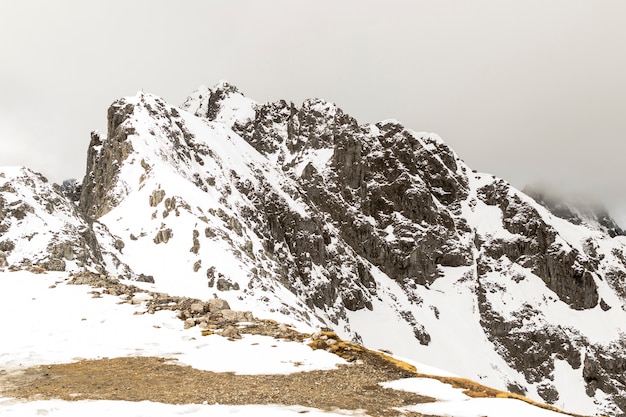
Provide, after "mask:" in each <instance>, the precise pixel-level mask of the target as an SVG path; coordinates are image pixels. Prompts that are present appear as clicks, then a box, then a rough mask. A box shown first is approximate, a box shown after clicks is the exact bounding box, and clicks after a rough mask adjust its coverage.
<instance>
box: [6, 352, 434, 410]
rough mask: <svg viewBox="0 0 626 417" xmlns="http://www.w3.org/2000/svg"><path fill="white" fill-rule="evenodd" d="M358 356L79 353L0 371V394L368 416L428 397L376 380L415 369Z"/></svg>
mask: <svg viewBox="0 0 626 417" xmlns="http://www.w3.org/2000/svg"><path fill="white" fill-rule="evenodd" d="M358 356H359V358H358V360H356V361H355V363H352V364H350V365H342V366H339V367H338V368H337V369H334V370H327V371H311V372H296V373H293V374H289V375H235V374H233V373H217V372H208V371H200V370H197V369H194V368H191V367H188V366H181V365H177V364H173V363H171V361H168V360H166V359H163V358H155V357H126V358H114V359H100V360H83V361H80V362H76V363H69V364H61V365H48V366H37V367H32V368H28V369H25V370H23V371H20V372H19V373H14V374H5V375H0V384H1V385H2V386H5V387H6V388H5V389H3V392H2V394H3V396H6V397H12V398H21V399H29V400H33V399H54V398H59V399H63V400H69V401H72V400H86V399H90V400H126V401H143V400H148V401H155V402H163V403H171V404H189V403H204V402H207V403H208V404H213V403H220V404H233V405H237V404H282V405H301V406H308V407H314V408H319V409H323V410H332V409H336V408H339V409H345V410H365V411H366V412H367V413H368V414H370V415H372V416H395V415H399V414H401V413H399V412H398V411H397V410H395V409H394V408H395V407H402V406H406V405H410V404H417V403H423V402H429V401H433V399H432V398H428V397H424V396H420V395H417V394H413V393H409V392H404V391H397V390H393V389H387V388H383V387H381V386H380V385H379V383H380V382H383V381H390V380H395V379H400V378H407V377H412V376H414V374H413V373H412V372H409V371H406V370H404V369H401V368H399V367H397V366H396V365H394V364H393V363H390V362H389V361H387V360H385V359H383V358H382V357H380V356H378V355H375V354H372V353H369V352H360V353H359V354H358ZM403 415H409V416H418V415H420V414H416V413H405V414H403Z"/></svg>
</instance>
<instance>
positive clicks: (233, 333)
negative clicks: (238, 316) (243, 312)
mask: <svg viewBox="0 0 626 417" xmlns="http://www.w3.org/2000/svg"><path fill="white" fill-rule="evenodd" d="M220 335H222V336H224V337H227V338H229V339H241V335H240V334H239V330H238V329H237V328H236V327H234V326H228V327H226V328H225V329H224V330H222V333H220Z"/></svg>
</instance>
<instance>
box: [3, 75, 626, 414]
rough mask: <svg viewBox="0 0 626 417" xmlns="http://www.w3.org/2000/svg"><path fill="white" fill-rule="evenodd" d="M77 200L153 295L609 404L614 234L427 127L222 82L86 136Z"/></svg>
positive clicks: (141, 107) (618, 270) (615, 324)
mask: <svg viewBox="0 0 626 417" xmlns="http://www.w3.org/2000/svg"><path fill="white" fill-rule="evenodd" d="M80 208H81V210H82V211H83V212H84V213H87V214H88V215H89V216H91V217H92V218H97V219H98V220H99V222H101V223H102V224H104V225H106V226H107V227H108V228H109V229H110V230H111V231H112V232H113V233H114V234H115V235H116V236H119V237H120V244H119V245H118V246H119V250H120V253H121V254H120V255H119V256H120V259H121V260H122V261H123V262H125V263H127V264H128V265H129V266H130V267H131V269H132V270H133V271H134V272H135V273H136V274H139V273H143V274H145V275H144V277H145V278H146V279H153V280H154V282H155V285H157V286H159V288H160V289H161V290H162V291H166V292H170V293H175V294H176V293H180V294H181V295H182V294H184V295H188V296H193V297H196V298H210V297H211V296H212V294H217V293H219V294H220V298H224V299H227V300H228V302H229V303H230V304H231V305H233V306H234V308H242V309H246V308H247V307H245V306H246V305H250V304H256V305H259V306H260V307H259V308H260V309H261V310H260V311H265V312H266V314H268V315H270V316H271V315H272V314H274V315H277V316H278V317H281V320H285V319H286V318H290V319H292V320H294V321H295V322H302V323H304V322H306V323H308V324H313V325H325V326H330V327H333V328H335V329H336V330H337V331H339V332H340V333H342V334H343V335H344V337H351V338H353V339H356V340H360V341H363V342H365V343H367V344H370V345H373V346H376V347H385V348H388V349H391V350H393V351H396V352H398V353H401V354H403V355H404V356H409V357H413V358H415V359H418V360H420V361H422V362H429V363H431V364H433V365H435V366H439V367H441V368H446V369H450V370H451V371H453V372H456V373H459V374H462V375H466V376H468V377H471V378H481V379H482V378H484V379H483V382H486V383H489V384H492V385H495V386H498V387H500V388H504V389H514V390H516V391H517V392H523V393H526V394H527V395H529V396H531V397H534V398H538V399H543V400H545V401H548V402H551V403H559V404H560V403H562V402H564V401H573V400H571V399H572V398H575V399H576V401H580V404H583V405H581V407H583V408H581V410H589V409H590V407H592V406H593V404H597V405H598V406H600V405H601V406H602V407H604V408H602V410H612V411H611V412H614V413H618V411H615V410H618V408H616V407H623V405H620V404H621V403H620V402H619V398H620V396H623V395H624V394H625V393H626V389H625V388H624V387H623V386H622V385H620V384H619V383H618V382H619V380H620V379H619V378H620V376H619V373H620V372H621V371H620V370H621V369H622V368H621V367H620V365H619V364H621V363H622V361H623V359H622V358H623V354H622V353H621V352H622V350H620V349H619V346H621V345H620V343H621V342H620V339H619V337H618V336H616V335H618V334H619V332H620V331H622V330H621V327H620V326H621V323H623V322H624V321H626V313H625V309H626V297H625V295H626V285H625V284H624V281H625V279H626V261H625V260H624V259H626V257H625V256H624V251H625V248H626V242H625V241H624V240H621V238H619V237H617V238H614V239H611V238H610V237H609V235H607V234H605V233H604V231H603V230H602V229H595V230H593V229H589V228H587V227H584V226H577V225H574V224H572V223H569V222H566V221H563V220H561V219H559V218H558V217H555V216H553V215H551V214H550V213H549V212H548V211H547V210H545V209H544V208H543V207H542V206H540V205H539V204H536V203H535V202H534V201H533V200H532V199H530V198H528V197H527V196H525V195H524V194H522V193H520V192H519V191H517V190H515V189H513V188H512V187H510V186H509V185H508V184H507V183H506V182H504V181H502V180H499V179H497V178H494V177H492V176H490V175H485V174H479V173H475V172H472V171H471V170H470V169H469V168H468V167H467V166H466V165H465V163H464V162H463V161H462V160H460V159H459V158H458V156H457V155H456V154H455V153H454V152H453V151H452V150H451V149H450V148H449V147H448V146H447V145H446V144H445V143H444V142H443V141H442V140H441V139H440V138H439V137H437V136H436V135H434V134H427V133H417V132H413V131H411V130H409V129H406V128H405V127H403V126H402V125H400V124H399V123H398V122H395V121H385V122H380V123H377V124H375V125H359V124H358V123H357V121H356V120H354V119H353V118H352V117H350V116H349V115H348V114H346V113H344V112H343V111H342V110H341V109H339V108H338V107H337V106H335V105H333V104H331V103H327V102H325V101H323V100H318V99H311V100H307V101H305V102H304V103H303V104H302V105H301V106H297V105H295V104H293V103H288V102H286V101H278V102H275V103H265V104H257V103H255V102H254V101H252V100H250V99H248V98H246V97H245V96H243V95H242V94H241V93H240V92H239V91H238V90H237V89H236V88H235V87H233V86H231V85H229V84H227V83H220V84H219V85H217V86H216V87H214V88H212V89H209V88H206V87H203V88H201V89H199V90H198V91H196V92H195V93H193V94H192V95H191V96H190V97H189V98H188V99H187V100H186V101H185V103H184V104H183V106H182V109H177V108H175V107H173V106H170V105H168V104H167V103H165V102H164V101H163V100H161V99H159V98H158V97H154V96H151V95H149V94H143V93H141V94H139V95H138V96H136V97H129V98H125V99H121V100H118V101H117V102H115V103H114V104H113V105H112V106H111V108H110V109H109V131H108V133H107V136H106V138H102V137H100V136H98V135H95V134H94V135H93V136H92V143H91V146H90V149H89V161H88V169H87V174H86V176H85V180H84V182H83V186H82V192H81V198H80ZM94 224H99V223H94ZM0 262H2V259H1V258H0ZM238 305H239V307H238ZM383 318H384V319H383ZM597 321H601V322H602V323H603V326H601V328H598V326H597V325H594V324H593V323H594V322H597ZM381 323H383V324H381ZM461 337H462V338H463V341H462V342H459V340H457V338H461ZM459 343H461V344H462V345H463V346H464V347H465V348H466V349H468V350H470V351H471V352H472V354H474V355H476V357H477V359H476V360H472V361H468V360H466V359H463V358H464V357H465V356H464V355H461V354H460V353H459V352H458V350H457V349H456V347H455V346H456V345H457V344H459ZM483 357H484V358H485V359H484V360H483V359H480V358H483ZM607 358H608V359H607ZM613 363H615V364H617V365H612V364H613ZM571 380H580V381H581V382H580V386H579V387H578V388H580V390H579V391H580V392H586V393H587V394H586V395H587V396H588V399H584V398H583V399H580V396H576V395H573V394H571V392H570V391H568V390H569V387H570V385H571V383H569V382H567V383H566V382H564V381H571ZM616 381H617V382H616ZM576 404H578V403H576ZM584 407H587V408H584ZM594 412H595V411H594ZM607 412H608V411H607ZM619 412H623V411H619Z"/></svg>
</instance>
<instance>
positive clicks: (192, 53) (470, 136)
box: [0, 0, 626, 223]
mask: <svg viewBox="0 0 626 417" xmlns="http://www.w3.org/2000/svg"><path fill="white" fill-rule="evenodd" d="M624 22H626V1H622V0H586V1H581V0H524V1H522V0H516V1H509V0H472V1H467V0H459V1H452V0H431V1H422V0H406V1H390V0H386V1H365V0H349V1H348V0H344V1H342V0H334V1H321V0H316V1H297V0H285V1H278V0H263V1H260V0H251V1H236V0H229V1H226V0H222V1H209V0H185V1H180V2H172V1H160V0H141V1H140V0H133V1H130V0H124V1H121V0H107V1H79V0H76V1H68V0H55V1H49V0H37V1H35V0H20V1H13V0H0V54H1V55H0V56H1V58H0V59H1V61H0V165H25V166H28V167H30V168H32V169H35V170H37V171H40V172H42V173H43V174H44V175H46V176H47V177H48V178H49V179H50V180H52V181H55V182H60V181H62V180H63V179H66V178H79V179H82V177H83V175H84V170H85V159H86V152H87V146H88V144H89V132H90V131H91V130H94V129H95V130H99V131H101V132H104V130H105V126H106V110H107V108H108V106H109V105H110V104H111V102H113V101H114V100H115V99H117V98H119V97H123V96H129V95H134V94H135V93H136V92H137V91H138V90H141V89H143V90H144V91H147V92H151V93H153V94H156V95H159V96H161V97H163V98H164V99H166V100H167V101H168V102H170V103H172V104H176V105H178V104H181V103H182V101H183V100H184V99H185V97H186V96H187V95H188V94H190V93H191V92H192V91H193V90H194V89H196V88H197V87H198V86H199V85H201V84H205V85H208V86H212V85H213V84H215V83H217V82H218V81H219V80H220V79H225V80H228V81H230V82H231V83H232V84H235V85H237V86H238V87H239V89H240V91H242V92H243V93H244V94H246V95H247V96H249V97H251V98H253V99H255V100H257V101H261V102H264V101H273V100H277V99H280V98H285V99H287V100H291V101H294V102H296V103H297V104H299V103H301V102H302V100H304V99H305V98H309V97H320V98H324V99H327V100H329V101H332V102H334V103H336V104H337V105H338V106H339V107H341V108H342V109H343V110H344V111H346V112H347V113H349V114H351V115H353V116H354V117H355V118H356V119H357V120H358V121H359V122H361V123H365V122H376V121H378V120H383V119H388V118H393V119H397V120H399V121H400V122H402V123H403V124H405V125H406V126H407V127H409V128H411V129H414V130H417V131H430V132H436V133H438V134H439V135H441V136H442V137H443V139H444V140H445V141H446V142H447V143H448V144H449V145H451V146H452V148H453V149H455V150H456V152H457V153H458V154H459V155H460V156H461V158H463V159H464V160H465V161H466V162H467V163H468V164H469V165H470V166H471V167H472V168H474V169H477V170H479V171H483V172H489V173H492V174H495V175H497V176H499V177H502V178H504V179H506V180H508V181H510V182H511V183H512V184H513V185H515V186H516V187H518V188H523V187H524V185H526V184H528V183H531V182H536V181H543V182H548V183H551V184H554V185H555V186H557V187H559V188H560V189H563V190H575V191H583V192H588V193H593V194H596V195H597V196H598V197H599V198H601V199H602V200H604V201H605V202H606V203H607V204H609V205H610V207H612V208H617V209H619V210H621V213H614V214H615V215H616V217H619V218H620V219H623V221H624V222H625V223H626V163H624V155H625V151H626V141H625V139H626V80H625V77H626V24H624Z"/></svg>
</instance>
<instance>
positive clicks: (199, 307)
mask: <svg viewBox="0 0 626 417" xmlns="http://www.w3.org/2000/svg"><path fill="white" fill-rule="evenodd" d="M189 310H190V311H191V313H192V314H202V313H204V304H203V303H193V304H192V305H190V306H189Z"/></svg>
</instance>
